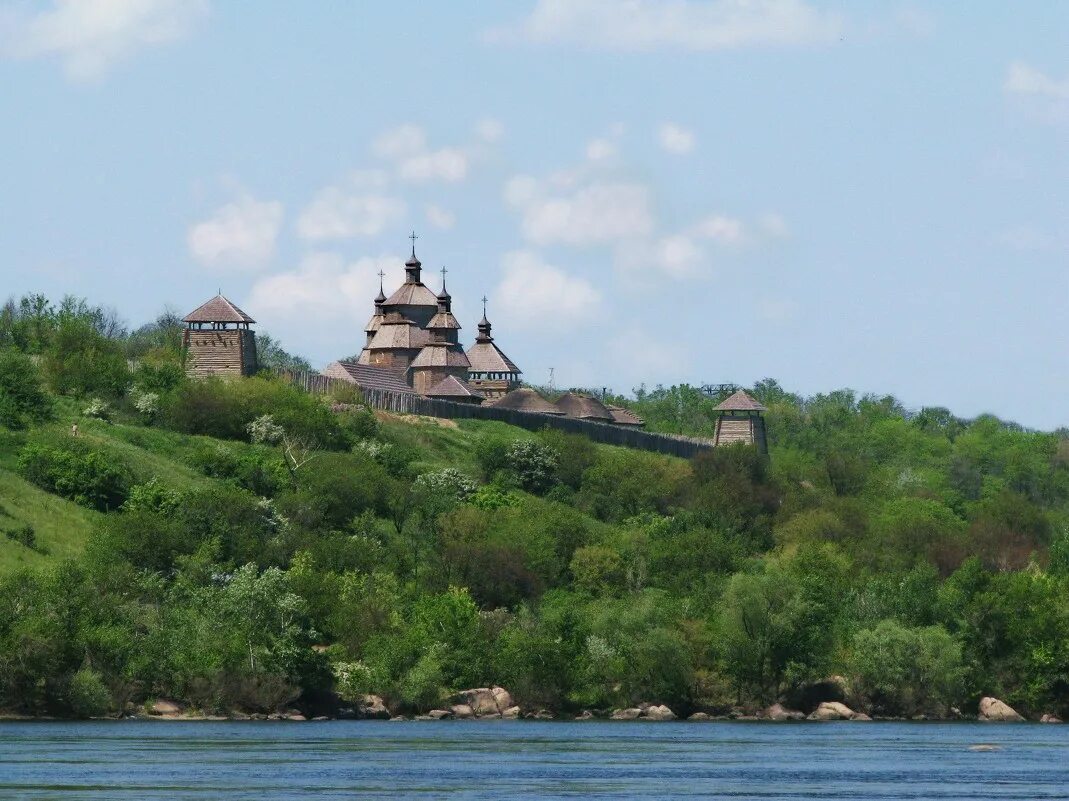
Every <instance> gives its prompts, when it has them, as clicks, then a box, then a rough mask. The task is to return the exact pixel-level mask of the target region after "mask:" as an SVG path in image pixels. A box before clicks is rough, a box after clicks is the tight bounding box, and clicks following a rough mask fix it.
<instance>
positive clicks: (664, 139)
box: [657, 122, 695, 156]
mask: <svg viewBox="0 0 1069 801" xmlns="http://www.w3.org/2000/svg"><path fill="white" fill-rule="evenodd" d="M657 141H658V142H659V143H660V145H661V149H662V150H664V151H665V152H666V153H673V154H675V155H677V156H682V155H685V154H687V153H690V151H692V150H693V149H694V142H695V138H694V131H691V130H688V129H687V128H684V127H682V126H681V125H676V124H675V123H674V122H665V123H662V124H661V127H660V128H658V129H657Z"/></svg>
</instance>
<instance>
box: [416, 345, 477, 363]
mask: <svg viewBox="0 0 1069 801" xmlns="http://www.w3.org/2000/svg"><path fill="white" fill-rule="evenodd" d="M411 366H412V367H465V368H467V367H470V366H471V365H470V364H469V362H468V357H467V356H465V355H464V351H463V350H462V349H461V348H460V346H458V345H453V344H451V343H449V342H429V343H428V344H427V345H425V346H424V347H423V349H422V350H421V351H420V352H419V353H418V354H416V358H415V359H413V360H412V365H411Z"/></svg>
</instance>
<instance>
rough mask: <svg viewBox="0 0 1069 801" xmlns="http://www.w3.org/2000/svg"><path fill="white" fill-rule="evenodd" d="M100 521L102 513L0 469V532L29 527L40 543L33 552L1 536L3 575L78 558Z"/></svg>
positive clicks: (0, 551)
mask: <svg viewBox="0 0 1069 801" xmlns="http://www.w3.org/2000/svg"><path fill="white" fill-rule="evenodd" d="M101 517H102V515H101V514H100V513H99V512H94V511H92V510H90V509H85V508H83V507H81V506H78V505H77V504H75V503H71V502H70V501H65V500H63V499H62V498H60V497H57V496H55V495H51V494H49V493H47V492H45V491H44V490H40V489H38V488H37V487H35V486H33V484H30V483H28V482H26V481H23V480H22V479H21V478H19V477H18V476H17V475H15V474H14V473H12V472H10V471H8V470H2V469H0V530H3V531H10V530H11V529H13V528H14V527H16V526H18V525H20V524H26V523H28V524H30V525H31V526H33V529H34V534H35V536H36V540H37V545H36V549H33V550H32V549H30V548H27V547H26V546H24V545H22V544H20V543H18V542H15V541H13V540H11V539H9V538H8V537H7V536H6V535H5V536H0V572H5V573H6V572H10V571H12V570H15V569H18V568H20V567H29V566H34V565H43V564H45V563H46V562H47V561H49V560H54V559H64V558H66V557H69V556H76V555H77V554H79V553H81V552H82V550H83V549H84V548H85V541H86V539H87V538H88V536H89V532H90V531H91V530H92V528H93V526H94V525H96V522H97V521H98V520H99V519H100V518H101Z"/></svg>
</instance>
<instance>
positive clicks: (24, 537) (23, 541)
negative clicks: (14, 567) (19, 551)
mask: <svg viewBox="0 0 1069 801" xmlns="http://www.w3.org/2000/svg"><path fill="white" fill-rule="evenodd" d="M4 536H5V537H7V538H8V539H9V540H11V541H12V542H17V543H18V544H19V545H22V546H23V547H26V548H29V549H30V550H31V551H34V550H37V532H36V531H35V530H34V528H33V526H32V525H30V524H29V523H18V524H16V525H15V526H13V527H11V528H6V529H4Z"/></svg>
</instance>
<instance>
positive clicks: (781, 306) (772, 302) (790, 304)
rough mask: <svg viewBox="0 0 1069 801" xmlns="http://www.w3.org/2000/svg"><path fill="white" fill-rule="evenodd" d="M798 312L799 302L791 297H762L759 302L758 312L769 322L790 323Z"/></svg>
mask: <svg viewBox="0 0 1069 801" xmlns="http://www.w3.org/2000/svg"><path fill="white" fill-rule="evenodd" d="M797 313H798V304H797V303H796V302H795V301H793V300H791V299H789V298H762V299H761V300H760V301H759V302H758V304H757V314H758V316H759V317H760V318H761V319H762V320H765V321H766V322H769V323H788V322H790V321H791V320H793V319H794V317H795V315H796V314H797Z"/></svg>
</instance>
